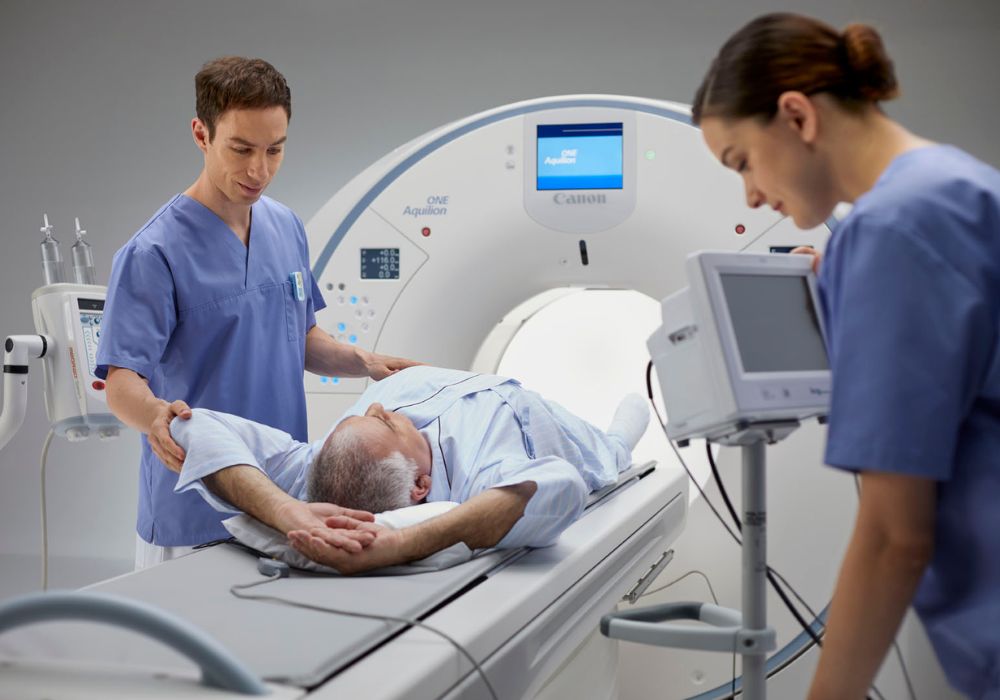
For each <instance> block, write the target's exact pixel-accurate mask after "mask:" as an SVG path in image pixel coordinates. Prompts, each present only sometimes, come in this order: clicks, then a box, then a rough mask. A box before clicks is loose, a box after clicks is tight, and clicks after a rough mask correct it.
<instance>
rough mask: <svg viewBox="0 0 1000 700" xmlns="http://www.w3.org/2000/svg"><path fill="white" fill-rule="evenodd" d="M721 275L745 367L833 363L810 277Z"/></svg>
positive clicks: (817, 367) (806, 367) (812, 367)
mask: <svg viewBox="0 0 1000 700" xmlns="http://www.w3.org/2000/svg"><path fill="white" fill-rule="evenodd" d="M719 276H720V278H721V280H722V290H723V294H724V295H725V298H726V305H727V306H728V307H729V317H730V319H732V323H733V332H734V334H735V336H736V344H737V346H738V349H739V354H740V359H741V360H742V362H743V371H744V372H808V371H821V370H828V369H829V368H830V364H829V362H828V360H827V355H826V346H825V345H824V344H823V335H822V333H821V332H820V328H819V322H818V321H817V318H816V308H815V305H814V304H813V298H812V295H811V294H810V293H809V283H808V281H807V278H806V277H803V276H801V275H745V274H726V273H722V274H720V275H719Z"/></svg>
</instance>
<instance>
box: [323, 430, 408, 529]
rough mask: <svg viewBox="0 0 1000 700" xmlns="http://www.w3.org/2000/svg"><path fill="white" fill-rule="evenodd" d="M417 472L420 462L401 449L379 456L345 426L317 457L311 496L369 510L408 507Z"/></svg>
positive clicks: (378, 510) (327, 501)
mask: <svg viewBox="0 0 1000 700" xmlns="http://www.w3.org/2000/svg"><path fill="white" fill-rule="evenodd" d="M416 472H417V464H416V462H414V461H413V460H411V459H407V458H406V457H404V456H403V455H402V454H401V453H399V452H393V453H392V454H390V455H389V456H388V457H384V458H382V459H378V458H376V457H375V456H374V455H373V453H372V449H371V446H370V445H369V444H367V443H366V442H365V441H364V440H363V439H362V437H361V436H360V435H358V432H357V431H356V430H352V429H351V428H350V427H349V426H343V427H342V428H340V429H339V430H337V431H335V432H334V433H333V435H331V436H330V438H329V439H328V440H327V441H326V444H324V445H323V447H322V449H320V452H319V454H318V455H317V456H316V459H315V460H313V464H312V469H311V470H310V472H309V482H308V484H307V493H308V498H309V500H310V501H312V502H320V503H335V504H337V505H338V506H343V507H344V508H357V509H359V510H367V511H368V512H369V513H382V512H383V511H387V510H393V509H395V508H405V507H406V506H409V505H412V502H411V500H410V489H412V488H413V480H414V476H415V475H416Z"/></svg>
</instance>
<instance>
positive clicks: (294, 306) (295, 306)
mask: <svg viewBox="0 0 1000 700" xmlns="http://www.w3.org/2000/svg"><path fill="white" fill-rule="evenodd" d="M281 291H282V296H283V297H284V299H285V330H286V331H287V335H288V342H290V343H291V342H295V341H298V340H301V341H303V342H305V336H306V303H307V302H306V299H302V300H301V301H300V300H299V299H298V298H297V296H296V294H295V286H294V285H293V284H292V283H291V282H290V281H286V282H284V283H283V284H282V285H281Z"/></svg>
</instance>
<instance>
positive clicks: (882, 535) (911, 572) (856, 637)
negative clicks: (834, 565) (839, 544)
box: [809, 472, 937, 700]
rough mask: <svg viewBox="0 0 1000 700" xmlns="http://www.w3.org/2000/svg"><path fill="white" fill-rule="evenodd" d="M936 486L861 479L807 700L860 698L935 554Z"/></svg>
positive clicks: (875, 476) (908, 479) (885, 477)
mask: <svg viewBox="0 0 1000 700" xmlns="http://www.w3.org/2000/svg"><path fill="white" fill-rule="evenodd" d="M936 496H937V483H936V482H934V481H932V480H930V479H921V478H918V477H912V476H902V475H898V474H886V473H875V472H865V473H864V474H863V475H862V477H861V505H860V507H859V509H858V516H857V520H856V522H855V525H854V534H853V535H852V536H851V542H850V544H849V545H848V548H847V554H846V556H845V557H844V563H843V565H842V566H841V569H840V577H839V579H838V580H837V587H836V589H835V590H834V593H833V600H832V602H831V603H830V617H829V621H828V623H827V627H826V637H825V638H824V642H823V651H822V652H821V654H820V660H819V667H818V668H817V669H816V675H815V677H814V678H813V683H812V688H811V689H810V691H809V698H810V700H826V699H827V698H830V699H833V698H836V699H837V700H853V699H855V698H863V697H865V694H866V693H867V691H868V688H869V687H870V686H871V684H872V681H873V680H874V678H875V674H876V672H877V671H878V668H879V666H880V665H881V664H882V660H883V659H884V658H885V655H886V653H887V651H888V649H889V645H890V644H891V643H892V640H893V637H895V635H896V630H897V629H898V628H899V624H900V622H901V621H902V619H903V615H904V614H905V613H906V608H907V606H909V604H910V601H911V600H912V599H913V594H914V591H915V590H916V588H917V584H918V583H919V581H920V578H921V576H922V575H923V573H924V569H925V568H926V567H927V564H928V563H929V562H930V559H931V555H932V553H933V550H934V520H935V506H936Z"/></svg>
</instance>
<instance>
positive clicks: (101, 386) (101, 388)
mask: <svg viewBox="0 0 1000 700" xmlns="http://www.w3.org/2000/svg"><path fill="white" fill-rule="evenodd" d="M90 386H92V387H94V388H95V389H96V390H97V391H104V382H102V381H101V380H100V379H97V380H95V381H94V383H93V384H91V385H90Z"/></svg>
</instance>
